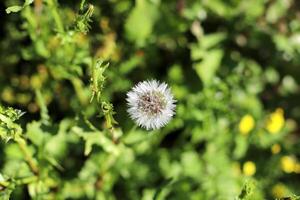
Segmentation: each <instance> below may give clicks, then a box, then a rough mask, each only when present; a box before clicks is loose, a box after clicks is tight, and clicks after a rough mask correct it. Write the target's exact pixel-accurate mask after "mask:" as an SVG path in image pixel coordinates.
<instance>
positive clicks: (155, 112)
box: [126, 80, 176, 130]
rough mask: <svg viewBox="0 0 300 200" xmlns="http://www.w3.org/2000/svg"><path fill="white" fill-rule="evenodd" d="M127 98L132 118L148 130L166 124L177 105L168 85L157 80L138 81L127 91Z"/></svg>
mask: <svg viewBox="0 0 300 200" xmlns="http://www.w3.org/2000/svg"><path fill="white" fill-rule="evenodd" d="M126 100H127V104H128V107H129V108H128V110H127V111H128V113H129V115H130V118H131V119H133V120H134V121H135V122H136V123H137V124H138V125H139V126H141V127H144V128H146V129H147V130H150V129H158V128H161V127H163V126H165V125H166V124H167V123H168V122H169V121H170V120H171V119H172V116H173V115H174V109H175V107H176V105H175V102H176V101H175V100H174V99H173V95H172V94H171V91H170V88H168V85H167V84H166V83H159V82H158V81H156V80H151V81H143V82H140V83H138V84H137V85H136V86H135V87H134V88H133V89H132V90H131V91H129V92H128V93H127V99H126Z"/></svg>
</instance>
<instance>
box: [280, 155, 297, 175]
mask: <svg viewBox="0 0 300 200" xmlns="http://www.w3.org/2000/svg"><path fill="white" fill-rule="evenodd" d="M280 163H281V169H282V170H283V171H284V172H285V173H292V172H293V171H294V170H295V166H296V161H295V160H294V158H293V157H291V156H283V157H282V158H281V159H280Z"/></svg>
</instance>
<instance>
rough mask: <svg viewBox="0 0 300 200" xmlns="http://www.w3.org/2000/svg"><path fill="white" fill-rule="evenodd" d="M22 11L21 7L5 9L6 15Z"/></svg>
mask: <svg viewBox="0 0 300 200" xmlns="http://www.w3.org/2000/svg"><path fill="white" fill-rule="evenodd" d="M22 9H23V6H10V7H8V8H6V9H5V11H6V13H7V14H9V13H11V12H19V11H20V10H22Z"/></svg>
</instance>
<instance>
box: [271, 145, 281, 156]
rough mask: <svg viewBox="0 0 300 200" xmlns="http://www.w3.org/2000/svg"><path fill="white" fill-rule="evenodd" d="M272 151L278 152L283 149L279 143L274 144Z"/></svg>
mask: <svg viewBox="0 0 300 200" xmlns="http://www.w3.org/2000/svg"><path fill="white" fill-rule="evenodd" d="M271 151H272V153H273V154H278V153H279V152H280V151H281V146H280V145H279V144H273V145H272V147H271Z"/></svg>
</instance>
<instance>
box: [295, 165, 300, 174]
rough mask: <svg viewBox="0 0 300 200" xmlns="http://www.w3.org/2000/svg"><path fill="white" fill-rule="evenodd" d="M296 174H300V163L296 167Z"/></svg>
mask: <svg viewBox="0 0 300 200" xmlns="http://www.w3.org/2000/svg"><path fill="white" fill-rule="evenodd" d="M294 172H295V173H297V174H300V163H297V164H296V165H295V169H294Z"/></svg>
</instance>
